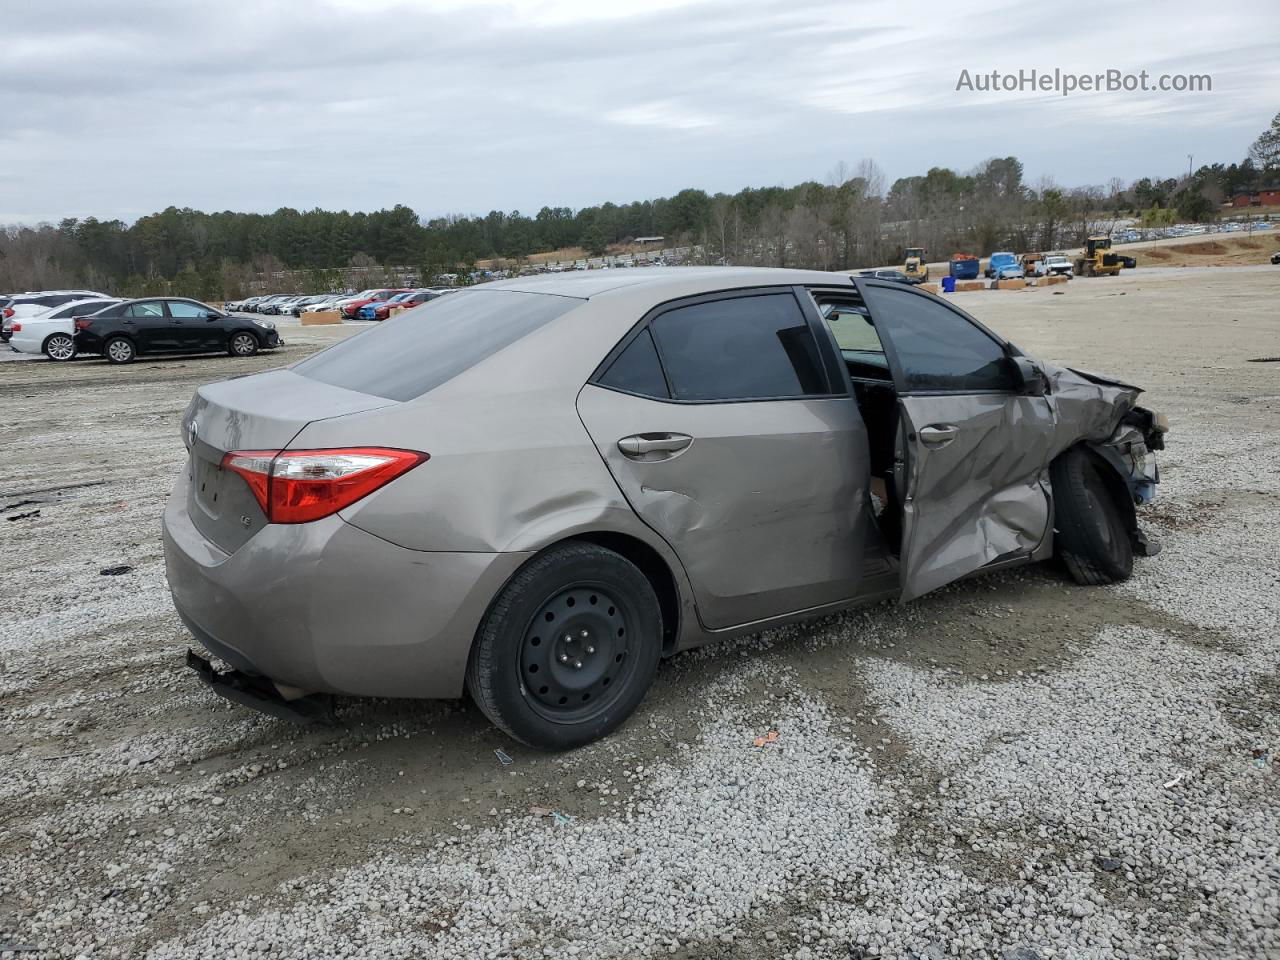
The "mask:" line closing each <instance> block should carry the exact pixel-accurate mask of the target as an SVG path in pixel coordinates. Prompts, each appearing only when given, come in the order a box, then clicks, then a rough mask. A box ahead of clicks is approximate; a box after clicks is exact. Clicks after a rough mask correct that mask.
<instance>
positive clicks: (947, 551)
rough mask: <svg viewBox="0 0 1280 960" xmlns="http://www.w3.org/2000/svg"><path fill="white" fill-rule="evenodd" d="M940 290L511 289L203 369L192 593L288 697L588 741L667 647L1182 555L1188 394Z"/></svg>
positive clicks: (176, 532) (226, 648)
mask: <svg viewBox="0 0 1280 960" xmlns="http://www.w3.org/2000/svg"><path fill="white" fill-rule="evenodd" d="M1139 393H1140V390H1139V389H1138V388H1136V387H1132V386H1129V385H1126V384H1124V383H1120V382H1117V381H1114V380H1109V379H1106V378H1103V377H1099V376H1095V375H1092V374H1087V373H1083V372H1079V371H1073V370H1068V369H1063V368H1059V367H1053V366H1050V365H1048V364H1044V363H1041V362H1038V361H1036V360H1033V359H1032V358H1030V357H1028V356H1026V355H1025V354H1024V353H1023V352H1022V351H1020V350H1019V349H1018V348H1017V347H1015V346H1014V345H1013V344H1011V343H1008V342H1007V341H1005V340H1003V339H1002V338H1000V337H998V336H996V335H995V334H994V333H992V332H991V331H989V330H987V329H986V328H985V327H983V326H982V325H981V324H980V323H978V322H977V321H975V320H974V319H973V318H972V317H970V316H968V315H967V314H965V313H964V312H963V311H961V310H958V309H956V308H955V307H954V306H952V305H951V304H950V303H948V302H946V301H943V300H941V299H939V298H937V297H934V296H931V295H929V294H926V293H923V292H920V291H918V290H915V289H910V288H905V287H903V286H901V285H899V284H892V283H886V282H882V281H876V280H870V279H863V278H853V279H851V278H850V277H848V276H845V275H840V274H827V273H816V272H806V271H792V270H760V269H737V268H710V269H694V268H676V269H651V270H644V271H640V270H636V271H626V272H625V273H618V272H613V271H609V272H603V271H602V272H595V273H588V274H577V275H561V276H549V277H542V278H534V279H522V280H512V281H506V282H502V283H494V284H487V285H485V286H483V287H481V288H477V289H474V290H467V291H464V292H460V293H457V294H454V295H452V296H449V297H442V298H440V299H439V300H436V301H433V302H431V303H429V304H425V305H424V306H422V307H419V308H418V309H417V310H414V311H412V312H410V313H407V314H405V315H403V316H401V317H399V318H396V319H393V320H390V321H388V322H386V323H384V324H382V325H381V326H380V327H378V328H377V329H373V330H370V331H367V332H364V333H362V334H360V335H358V336H356V337H353V338H351V339H350V340H347V341H345V342H343V343H340V344H337V345H336V346H333V347H331V348H329V349H328V350H326V351H324V352H322V353H319V354H317V355H315V356H313V357H310V358H308V359H306V360H303V361H302V362H300V363H298V364H295V365H294V366H293V367H291V368H288V369H284V370H276V371H272V372H268V373H262V374H257V375H254V376H249V377H241V378H237V379H235V380H230V381H226V382H222V383H217V384H212V385H210V386H205V387H202V388H201V389H200V390H199V392H198V393H197V395H196V396H195V398H194V399H193V401H192V403H191V405H190V407H189V408H188V410H187V413H186V415H185V417H184V419H183V431H182V435H183V438H184V440H185V442H186V445H187V448H188V450H189V460H188V465H187V467H186V469H185V470H184V471H183V473H182V476H181V477H180V478H179V480H178V483H177V486H176V487H175V489H174V492H173V495H172V496H171V497H170V499H169V503H168V507H167V509H166V511H165V518H164V539H165V556H166V561H167V567H168V575H169V584H170V587H171V589H172V592H173V597H174V602H175V604H176V606H177V608H178V611H179V613H180V614H181V616H182V618H183V620H184V621H185V623H186V624H187V625H188V627H189V629H190V630H191V632H192V633H193V635H194V636H195V637H196V638H197V639H198V640H199V641H200V643H201V644H203V645H204V647H206V648H207V649H208V650H209V651H211V652H212V653H214V654H215V655H216V656H217V657H218V658H220V659H221V660H223V661H226V663H227V664H228V665H229V666H230V668H231V669H230V670H228V671H223V672H218V671H215V670H214V669H213V668H212V667H211V665H210V663H209V661H208V660H206V659H205V658H203V657H201V656H197V655H195V654H191V655H190V657H189V662H190V663H191V664H192V666H194V667H196V668H197V669H198V670H199V671H200V673H201V676H202V677H203V678H204V679H205V680H206V681H207V682H209V683H210V684H212V685H213V686H214V688H215V689H216V690H217V691H218V692H220V693H222V694H224V695H226V696H229V697H232V698H233V699H236V700H238V701H240V702H243V703H246V704H250V705H252V706H255V707H258V708H260V709H266V710H269V711H271V712H275V713H278V714H283V715H288V716H294V717H300V718H306V717H314V716H316V715H318V714H320V713H321V712H322V708H321V705H322V704H323V702H324V699H323V698H321V697H318V696H316V694H326V693H330V694H332V693H338V694H348V695H356V696H385V697H458V696H461V695H462V694H463V692H464V690H465V691H467V692H469V693H470V695H471V697H472V698H473V699H474V700H475V702H476V703H477V704H478V705H479V706H480V708H481V709H482V710H483V711H484V712H485V714H486V715H487V716H488V717H489V718H490V719H492V720H493V722H494V723H495V724H497V725H498V726H499V727H501V728H502V729H503V730H505V731H507V732H508V733H509V734H510V735H512V736H513V737H515V738H517V739H519V740H521V741H524V742H525V743H528V744H531V745H534V746H537V747H543V748H549V749H557V748H565V747H571V746H575V745H578V744H582V743H586V742H588V741H591V740H593V739H596V738H598V737H601V736H603V735H605V734H607V733H608V732H609V731H611V730H612V729H614V728H615V727H617V726H618V724H620V723H621V722H622V721H623V720H624V719H625V718H626V717H627V716H628V715H629V714H630V713H631V711H632V710H634V709H635V707H636V706H637V704H639V702H640V700H641V699H642V698H643V696H644V694H645V691H646V689H647V688H648V686H649V684H650V682H651V681H652V679H653V676H654V673H655V670H656V669H657V665H658V662H659V660H660V659H661V658H662V657H663V656H666V655H670V654H672V653H674V652H676V651H679V650H683V649H687V648H689V647H693V646H697V645H699V644H703V643H706V642H708V641H711V640H715V639H717V638H719V637H726V636H733V635H736V634H741V633H746V632H751V631H756V630H760V629H762V628H765V627H769V626H773V625H776V624H779V623H782V622H786V621H788V620H795V619H799V618H803V617H811V616H816V615H820V614H826V613H830V612H832V611H835V610H839V609H842V608H846V607H850V606H854V605H857V604H864V603H871V602H875V601H880V600H884V599H887V598H899V599H902V600H910V599H912V598H914V597H918V596H920V595H921V594H924V593H927V592H928V591H931V590H936V589H937V588H939V587H941V586H944V585H945V584H948V583H951V582H953V581H955V580H957V579H959V578H961V577H965V576H969V575H971V574H974V573H977V572H979V571H989V570H996V569H1000V568H1003V567H1008V566H1012V565H1015V564H1022V563H1030V562H1033V561H1038V560H1045V559H1047V558H1049V557H1051V556H1054V555H1056V556H1058V557H1060V558H1061V560H1062V562H1063V563H1064V565H1065V567H1066V569H1067V570H1068V571H1069V572H1070V574H1071V575H1072V576H1074V577H1075V578H1076V579H1077V580H1079V581H1080V582H1083V583H1107V582H1113V581H1117V580H1121V579H1124V578H1125V577H1127V576H1128V575H1129V573H1130V571H1131V569H1132V565H1133V559H1134V556H1135V555H1146V554H1149V553H1151V552H1153V550H1154V548H1155V547H1154V545H1153V544H1151V543H1149V542H1148V541H1147V539H1146V538H1145V537H1144V536H1143V534H1142V532H1141V530H1140V529H1139V527H1138V522H1137V516H1136V512H1135V507H1136V505H1139V504H1141V503H1144V502H1146V501H1147V500H1149V499H1150V498H1151V496H1152V495H1153V493H1154V487H1155V484H1156V482H1157V481H1158V474H1157V472H1156V466H1155V462H1154V458H1153V453H1152V452H1153V451H1155V450H1158V449H1160V448H1161V447H1162V446H1163V437H1164V433H1165V429H1166V424H1165V423H1164V421H1163V418H1161V417H1159V416H1157V415H1155V414H1153V413H1151V412H1150V411H1148V410H1145V409H1144V408H1142V407H1139V406H1137V405H1136V400H1137V397H1138V394H1139Z"/></svg>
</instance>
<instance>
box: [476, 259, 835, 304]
mask: <svg viewBox="0 0 1280 960" xmlns="http://www.w3.org/2000/svg"><path fill="white" fill-rule="evenodd" d="M815 283H821V284H832V283H835V284H839V285H841V286H849V285H851V284H852V278H851V277H850V275H849V274H847V273H827V272H824V271H821V270H791V269H785V268H779V267H645V268H642V269H636V270H627V271H614V270H587V271H572V272H569V273H544V274H538V275H535V276H530V277H515V278H512V279H510V280H496V281H494V282H492V283H485V284H481V285H479V286H477V287H473V288H471V289H475V290H513V291H521V292H525V293H546V294H552V295H555V296H561V297H578V298H580V299H584V300H588V299H590V298H592V297H595V296H599V295H601V294H606V293H610V292H613V291H622V290H626V289H628V288H636V287H640V286H645V287H647V288H648V289H646V290H645V291H644V292H645V293H647V294H650V295H653V296H655V297H656V298H658V299H661V294H662V293H663V292H664V291H663V288H664V287H665V288H670V291H671V295H672V296H692V295H695V294H697V293H710V292H712V291H715V290H727V289H734V288H737V287H751V286H774V285H782V284H815ZM636 292H639V291H636Z"/></svg>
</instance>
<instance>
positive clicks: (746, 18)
mask: <svg viewBox="0 0 1280 960" xmlns="http://www.w3.org/2000/svg"><path fill="white" fill-rule="evenodd" d="M1241 4H1242V5H1241ZM1241 4H1238V5H1237V7H1236V8H1233V13H1232V16H1231V17H1229V18H1222V17H1221V16H1220V13H1219V11H1217V10H1215V9H1213V8H1206V7H1204V6H1203V4H1198V3H1193V2H1190V0H1178V2H1170V3H1165V4H1162V5H1161V7H1160V9H1159V12H1158V15H1157V14H1154V13H1153V12H1152V11H1151V9H1150V8H1147V7H1144V6H1142V5H1130V6H1128V7H1124V6H1122V7H1118V8H1113V9H1110V10H1109V12H1108V22H1107V29H1106V30H1099V29H1097V27H1096V25H1095V24H1094V23H1093V22H1091V21H1089V20H1087V18H1086V19H1084V20H1081V19H1079V18H1056V19H1051V20H1046V18H1045V16H1044V9H1045V8H1043V7H1037V6H1035V5H1028V4H1025V3H1022V2H1014V0H996V6H995V7H994V8H992V7H990V6H988V7H986V8H984V10H983V17H982V18H980V19H979V18H976V17H975V18H971V19H965V20H958V19H957V17H956V15H955V10H956V8H955V5H954V3H953V2H942V0H921V2H917V3H914V4H908V5H897V6H886V5H883V4H873V3H853V4H850V3H848V2H847V0H697V2H683V0H642V2H635V3H601V2H598V0H591V2H587V0H527V2H525V0H507V2H474V0H465V2H464V0H329V2H328V3H327V4H324V5H322V4H318V3H313V2H306V0H224V2H221V3H217V4H192V5H187V4H175V3H171V2H169V0H120V2H118V3H115V4H101V3H99V2H98V0H59V3H57V4H20V5H16V6H14V5H11V7H12V9H9V10H6V17H5V21H6V22H5V50H4V72H5V82H4V84H3V85H0V117H3V123H0V156H3V158H4V166H5V167H6V172H7V173H9V174H10V177H9V179H0V210H7V211H10V215H9V216H10V218H11V219H15V218H16V219H23V220H36V219H57V218H59V217H61V216H65V215H76V216H85V215H90V214H92V215H96V216H100V217H111V216H136V215H137V214H138V213H145V212H147V211H149V210H153V209H160V208H163V207H165V206H168V205H169V204H177V205H190V206H196V207H202V208H205V209H228V208H230V209H256V210H272V209H275V208H276V207H278V206H282V205H290V206H298V207H309V206H315V205H322V206H328V207H346V208H349V209H369V208H376V207H379V206H384V205H391V204H394V203H397V202H399V203H407V204H410V205H411V206H413V207H414V208H415V209H417V210H419V211H421V212H423V213H427V214H437V213H444V212H454V211H465V212H485V211H487V210H489V209H493V208H502V209H512V208H521V209H530V208H532V209H536V208H537V207H539V206H541V205H543V204H564V205H571V206H578V205H582V204H586V203H594V202H599V201H602V200H605V199H612V200H615V201H626V200H631V199H636V198H643V197H646V196H656V195H661V194H664V193H670V192H674V191H676V190H679V189H681V188H683V187H686V186H699V187H703V188H705V189H710V190H730V191H732V190H737V189H739V188H741V187H743V186H747V185H756V186H759V185H765V184H777V183H794V182H797V181H799V180H803V179H807V178H816V177H821V176H823V174H824V171H826V170H829V169H830V168H831V166H832V165H833V164H834V163H835V162H836V161H838V160H841V159H845V160H850V161H853V160H857V159H858V158H860V157H871V158H874V159H876V160H877V161H878V162H879V163H880V165H881V166H882V168H884V169H885V170H886V172H887V173H888V175H889V177H890V179H892V178H894V177H897V176H903V175H908V174H911V173H918V172H922V171H923V170H925V169H927V168H928V167H930V166H935V165H944V166H952V167H955V168H959V169H965V168H967V167H970V166H972V165H973V164H975V163H977V162H979V161H981V160H982V159H983V158H985V157H988V156H992V155H1001V156H1004V155H1009V154H1013V155H1016V156H1019V157H1020V158H1021V159H1023V160H1024V162H1025V164H1026V167H1027V174H1028V177H1029V178H1030V179H1032V180H1034V179H1036V178H1038V177H1039V176H1041V175H1046V174H1047V175H1052V176H1054V177H1055V179H1057V180H1058V182H1060V183H1064V184H1072V183H1090V182H1104V181H1105V180H1107V179H1109V178H1110V177H1112V176H1120V177H1124V178H1134V177H1138V176H1143V175H1148V174H1151V175H1161V174H1165V175H1167V174H1169V173H1172V172H1176V170H1177V169H1180V168H1181V167H1180V162H1181V160H1180V158H1182V157H1185V155H1186V154H1187V153H1190V152H1194V153H1195V154H1196V156H1197V159H1198V160H1199V159H1201V158H1203V159H1204V160H1206V161H1213V160H1221V161H1223V162H1230V161H1232V160H1237V159H1239V158H1241V157H1242V156H1243V155H1244V150H1245V148H1246V146H1247V145H1248V143H1249V142H1250V141H1251V140H1252V139H1253V137H1255V136H1256V135H1257V134H1258V133H1259V132H1260V131H1261V130H1262V129H1263V127H1264V126H1265V125H1266V124H1267V123H1268V122H1269V120H1270V118H1271V116H1272V115H1273V114H1274V112H1275V110H1276V108H1277V106H1278V104H1276V102H1275V100H1274V91H1275V90H1276V89H1278V88H1280V82H1278V81H1280V66H1277V63H1278V61H1276V59H1275V57H1274V56H1273V53H1274V51H1273V49H1272V46H1273V45H1271V44H1264V43H1262V42H1261V41H1260V40H1259V39H1257V38H1256V37H1250V36H1249V35H1247V34H1245V35H1243V39H1242V34H1241V32H1240V30H1239V25H1240V24H1241V23H1250V22H1253V23H1257V24H1265V23H1268V22H1270V20H1269V18H1272V17H1273V11H1272V10H1271V4H1270V3H1269V2H1265V0H1241ZM1021 67H1027V68H1030V67H1035V68H1037V69H1041V70H1044V69H1050V70H1051V69H1052V68H1054V67H1060V68H1062V69H1063V70H1071V71H1075V72H1087V71H1091V70H1097V69H1106V68H1107V67H1116V68H1119V69H1125V70H1129V69H1142V68H1146V69H1151V70H1169V71H1171V72H1173V71H1178V72H1205V73H1211V74H1213V76H1214V88H1213V92H1212V93H1211V94H1207V95H1191V94H1167V95H1148V96H1138V95H1107V94H1087V95H1084V94H1077V95H1074V96H1072V97H1068V98H1061V97H1053V96H1045V95H1035V94H1025V95H1024V94H981V95H979V94H958V93H956V92H955V84H956V79H957V77H958V75H959V71H960V70H961V69H966V68H967V69H969V70H971V71H980V70H991V69H1001V70H1017V69H1019V68H1021ZM375 138H376V148H374V147H373V145H372V144H373V143H374V142H375ZM654 157H661V161H662V162H661V163H654V162H653V158H654ZM1166 161H1167V162H1166ZM1175 161H1177V162H1175Z"/></svg>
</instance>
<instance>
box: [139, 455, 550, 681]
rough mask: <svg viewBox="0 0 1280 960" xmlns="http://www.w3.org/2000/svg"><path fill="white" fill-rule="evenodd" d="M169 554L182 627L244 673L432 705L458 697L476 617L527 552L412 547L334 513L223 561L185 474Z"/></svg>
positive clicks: (167, 528) (281, 529) (174, 502)
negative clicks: (193, 508) (192, 503)
mask: <svg viewBox="0 0 1280 960" xmlns="http://www.w3.org/2000/svg"><path fill="white" fill-rule="evenodd" d="M164 554H165V569H166V573H167V575H168V579H169V589H170V592H171V593H172V595H173V602H174V605H175V606H176V607H177V610H178V613H179V615H180V616H181V617H182V620H183V622H184V623H185V624H186V625H187V626H188V628H189V629H190V630H191V632H192V634H193V635H194V636H195V637H196V639H198V640H199V641H200V642H201V643H202V644H204V645H205V646H206V647H207V648H208V649H209V650H210V651H211V652H213V653H215V654H216V655H217V656H219V657H221V658H222V659H224V660H226V661H227V662H228V663H230V664H231V665H232V666H233V667H235V668H236V669H237V670H239V671H242V672H244V673H246V674H250V675H258V676H263V677H267V678H269V679H271V680H275V681H278V682H279V683H282V684H286V685H288V686H292V687H297V688H300V689H301V690H305V691H319V692H327V693H341V694H349V695H352V696H380V697H428V698H436V697H442V698H443V697H457V696H460V695H461V693H462V689H463V677H464V675H465V671H466V665H467V657H468V655H469V653H470V650H471V642H472V639H473V638H474V637H475V632H476V629H477V627H478V626H479V624H480V620H481V618H482V617H483V616H484V613H485V611H486V610H487V609H488V606H489V603H490V601H491V600H492V598H493V597H494V595H495V594H496V593H497V592H498V590H500V589H501V587H502V586H503V584H505V583H506V581H507V579H508V578H509V577H510V576H511V574H513V573H514V572H515V571H516V569H517V568H519V566H520V564H522V563H523V562H524V561H525V560H526V559H528V557H529V556H530V554H528V553H436V552H422V551H415V550H407V549H405V548H403V547H400V546H397V545H395V544H393V543H390V542H388V541H386V540H382V539H380V538H378V537H375V536H373V535H372V534H369V533H365V532H364V531H363V530H360V529H359V528H357V527H354V526H351V525H350V524H348V523H347V522H346V521H344V520H342V519H341V518H340V517H337V516H332V517H326V518H325V519H323V520H318V521H316V522H314V523H306V524H297V525H287V526H286V525H269V526H266V527H264V528H263V529H261V530H260V531H259V532H258V533H257V534H255V535H254V537H253V538H252V539H251V540H249V542H248V543H246V544H245V545H244V546H242V547H241V548H240V549H239V550H237V551H236V552H235V553H233V554H226V553H224V552H222V551H221V550H219V549H218V548H217V547H216V546H215V545H214V544H212V543H211V542H209V541H208V540H207V539H206V538H205V537H204V536H203V534H201V533H200V531H199V530H197V529H196V527H195V525H194V524H193V523H192V522H191V518H190V517H189V516H188V514H187V479H186V475H185V473H184V474H183V475H182V477H181V478H180V479H179V481H178V484H177V486H176V487H175V489H174V491H173V493H172V494H171V495H170V497H169V502H168V505H167V507H166V509H165V514H164Z"/></svg>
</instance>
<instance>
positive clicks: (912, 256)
mask: <svg viewBox="0 0 1280 960" xmlns="http://www.w3.org/2000/svg"><path fill="white" fill-rule="evenodd" d="M902 272H903V273H905V274H906V275H907V279H908V280H910V281H911V282H912V283H924V282H925V281H926V280H928V279H929V265H928V264H927V263H925V262H924V247H907V262H906V263H904V264H903V265H902Z"/></svg>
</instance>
